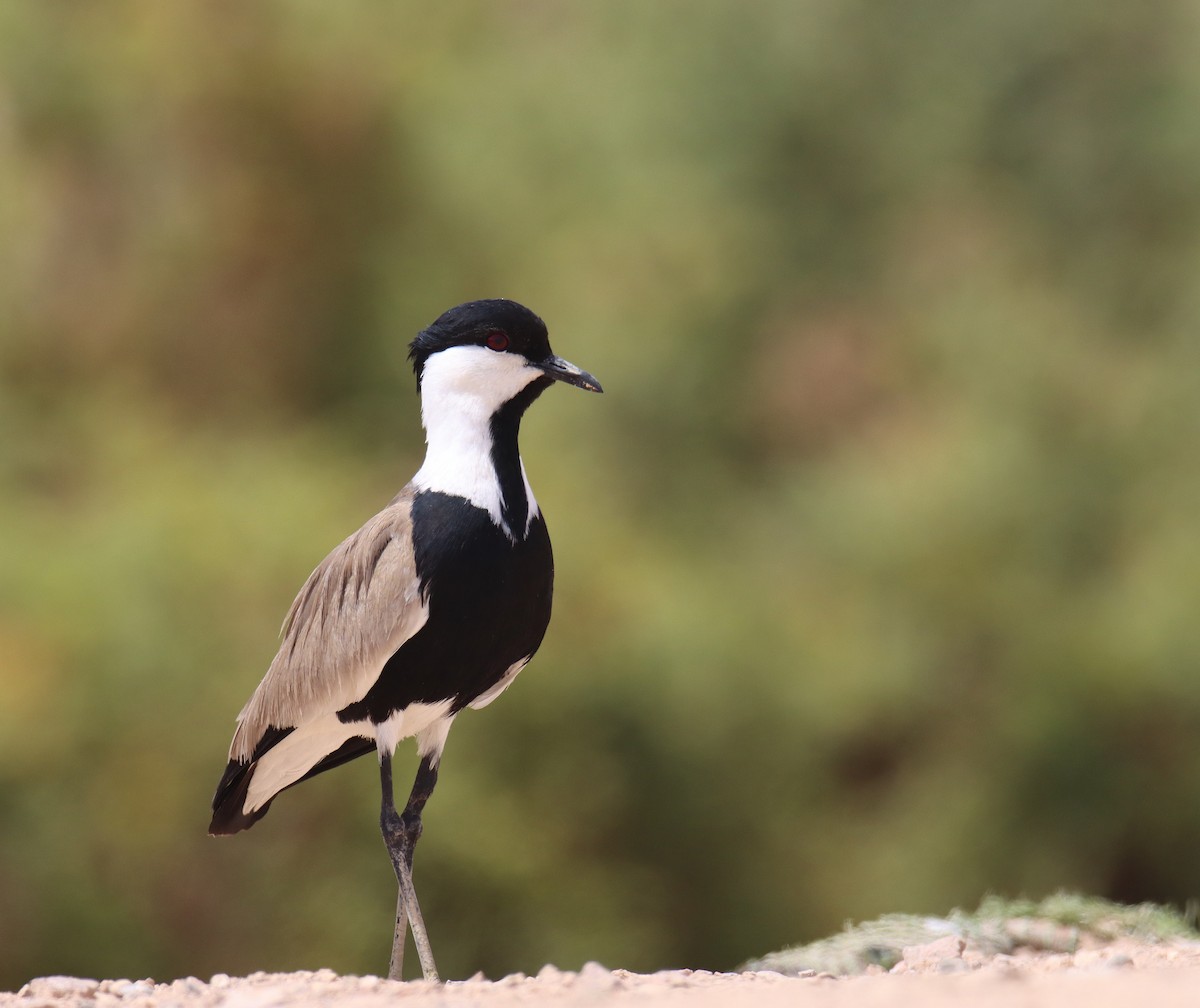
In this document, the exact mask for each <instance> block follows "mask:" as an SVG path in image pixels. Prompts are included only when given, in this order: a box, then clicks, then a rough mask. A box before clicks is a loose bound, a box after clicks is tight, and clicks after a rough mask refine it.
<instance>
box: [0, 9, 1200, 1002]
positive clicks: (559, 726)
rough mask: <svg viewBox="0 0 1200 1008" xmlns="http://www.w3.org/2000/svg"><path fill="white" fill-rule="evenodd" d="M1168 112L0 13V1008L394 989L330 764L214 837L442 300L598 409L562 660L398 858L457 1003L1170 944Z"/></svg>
mask: <svg viewBox="0 0 1200 1008" xmlns="http://www.w3.org/2000/svg"><path fill="white" fill-rule="evenodd" d="M1198 52H1200V10H1198V8H1197V7H1196V5H1195V4H1192V3H1187V2H1184V0H1150V2H1148V3H1144V4H1119V3H1116V2H1101V3H1094V2H1090V3H1088V2H1073V0H1067V2H1062V3H1056V4H1045V3H1042V2H1035V0H1013V2H1010V3H1005V4H996V3H985V2H979V0H967V2H963V0H953V2H950V0H916V2H914V3H908V4H900V5H896V4H891V5H889V4H878V3H869V2H866V0H801V2H783V0H756V2H753V3H744V4H743V3H732V2H719V0H686V2H685V0H658V2H653V3H645V2H638V0H618V2H612V3H605V4H590V5H585V4H582V3H578V4H566V5H560V4H552V3H543V2H532V0H531V2H514V3H501V4H492V3H484V2H481V0H464V2H460V3H455V4H446V5H430V4H418V3H408V2H401V3H394V4H383V3H370V2H366V0H347V2H342V3H336V4H334V3H323V2H317V0H264V2H261V3H253V4H240V3H233V2H199V0H186V2H181V3H173V4H161V3H155V2H153V0H119V2H115V3H109V4H81V3H71V2H66V0H44V2H40V3H17V4H6V5H3V6H2V7H0V150H2V151H3V156H2V157H0V227H2V230H0V234H2V238H0V249H2V252H0V254H2V256H3V260H2V262H0V311H2V315H0V319H2V328H0V987H11V986H13V985H17V984H20V983H21V982H22V981H24V980H25V979H27V978H28V977H30V976H32V975H39V974H46V973H82V974H86V975H97V976H132V977H137V976H141V975H152V976H155V977H157V978H160V979H162V978H170V977H172V976H177V975H185V974H196V975H200V976H207V975H208V974H210V973H212V972H214V971H225V972H229V973H242V972H247V971H252V970H256V969H267V970H284V969H296V968H316V967H318V966H329V967H332V968H335V969H337V970H339V971H342V972H378V971H379V970H381V969H383V968H384V967H385V963H386V955H387V947H388V941H389V936H390V923H389V915H390V913H391V911H392V908H393V905H394V892H395V889H394V882H393V879H392V875H391V870H390V867H389V865H388V862H387V858H386V856H385V854H384V850H383V847H382V844H381V842H380V840H379V837H378V834H377V830H376V816H377V811H376V810H377V781H376V775H375V772H374V769H373V768H372V766H371V765H370V761H360V762H359V763H356V764H353V765H351V766H348V767H346V768H344V769H342V770H339V771H337V772H336V773H333V774H328V775H325V776H324V777H322V778H319V779H317V780H314V781H312V782H309V783H307V784H305V785H304V786H303V788H302V789H300V790H297V791H293V792H290V793H289V794H287V795H286V796H284V797H283V798H282V799H281V800H280V801H278V802H277V803H276V805H275V807H274V808H273V810H272V812H271V815H270V816H269V817H268V818H267V819H266V820H264V821H263V823H262V824H261V825H259V826H258V827H257V828H256V829H254V830H253V831H252V832H251V833H248V834H244V835H242V836H239V837H237V838H234V839H231V840H213V839H210V838H208V837H207V836H205V826H206V824H207V819H208V803H209V800H210V797H211V793H212V789H213V787H214V785H215V783H216V780H217V777H218V776H219V774H220V771H221V769H222V767H223V765H224V762H225V753H226V746H227V745H228V742H229V737H230V735H231V732H232V728H233V719H234V716H235V715H236V713H237V711H238V709H239V708H240V706H241V704H242V703H243V702H244V700H245V699H246V697H247V696H248V695H249V693H250V690H251V689H252V688H253V687H254V685H255V684H256V683H257V682H258V679H259V677H260V676H261V674H262V672H263V671H264V670H265V668H266V665H267V663H268V661H269V659H270V657H271V655H272V653H273V651H274V647H275V632H276V628H277V627H278V625H279V622H280V621H281V619H282V616H283V614H284V612H285V611H286V609H287V606H288V604H289V602H290V601H291V598H292V595H293V593H294V592H295V590H296V589H297V588H298V587H299V585H300V584H301V582H302V581H303V579H304V577H305V576H306V575H307V574H308V572H309V570H310V569H311V568H312V566H313V565H314V564H315V563H316V562H317V561H318V560H319V559H320V558H321V557H322V556H323V555H324V553H325V552H326V550H327V549H329V548H330V547H332V546H333V545H334V544H335V543H336V542H337V541H339V540H340V539H341V538H342V537H343V536H344V535H345V534H347V533H348V532H350V531H351V530H353V529H354V528H356V527H357V526H358V525H359V523H360V522H361V521H362V520H363V519H365V518H366V517H367V516H369V515H370V514H371V513H373V512H374V511H375V510H376V509H377V508H378V507H379V506H380V505H381V504H382V503H384V502H385V501H386V500H387V499H388V498H389V497H390V495H391V494H392V493H393V492H394V491H395V490H396V489H398V488H399V487H400V485H401V484H402V483H403V482H404V481H405V480H406V479H407V478H408V476H409V475H410V474H411V473H412V471H413V470H414V469H415V468H416V466H417V465H418V464H419V462H420V459H421V454H422V441H421V433H420V430H419V427H418V424H417V417H418V412H417V410H418V404H417V401H416V396H415V391H414V388H413V382H412V377H411V374H410V373H409V371H408V369H407V365H406V363H405V361H404V353H405V347H406V344H407V342H408V340H409V339H410V338H411V337H412V335H413V333H414V332H415V331H416V330H417V329H419V328H421V327H422V326H424V325H425V324H426V323H428V322H429V321H431V320H432V319H433V318H434V317H435V316H436V315H437V314H438V313H440V312H441V311H442V310H443V309H445V308H446V307H449V306H450V305H452V304H455V303H457V302H460V301H463V300H467V299H470V298H476V297H484V296H508V297H512V298H516V299H518V300H520V301H523V302H525V303H527V304H529V305H530V306H531V307H533V308H534V310H536V311H538V312H539V313H540V314H542V315H543V317H544V318H545V319H546V320H547V321H548V323H549V325H550V328H551V333H552V337H553V339H554V341H555V348H556V349H557V350H558V351H559V352H560V353H562V354H563V355H564V356H566V357H567V358H568V359H570V360H573V361H575V362H576V363H578V364H580V365H581V366H583V367H586V368H588V369H589V370H591V371H593V372H594V373H595V374H596V375H597V376H598V377H599V378H600V379H601V380H602V381H603V383H604V385H605V389H606V395H605V396H603V397H602V398H592V397H587V396H583V395H580V394H577V393H574V392H571V391H569V390H567V391H564V390H562V389H559V390H557V391H553V392H551V394H549V395H547V396H545V397H544V399H543V400H542V401H541V402H540V403H539V404H538V406H537V408H536V409H535V410H534V411H533V412H532V413H531V414H530V416H529V418H528V419H527V421H526V424H525V433H524V448H525V460H526V464H527V467H528V470H529V472H530V474H531V477H532V480H533V483H534V485H535V487H536V489H537V493H538V497H539V500H540V501H541V503H542V505H543V507H544V509H545V511H546V512H547V515H548V518H549V521H550V524H551V527H552V529H553V531H554V534H555V542H556V547H557V557H558V568H559V589H558V597H557V600H556V619H555V622H554V624H553V626H552V627H551V631H550V634H549V637H548V639H547V642H546V644H545V646H544V648H543V650H542V652H541V654H540V655H539V657H538V659H537V660H536V661H535V662H534V663H533V664H532V665H531V666H530V668H529V669H528V670H527V671H526V672H525V673H524V674H523V675H522V677H521V681H520V683H519V686H518V688H517V689H515V690H514V691H512V692H510V693H509V694H507V695H506V696H505V697H504V698H503V700H502V701H501V702H500V703H498V704H497V705H496V706H494V707H492V708H490V709H489V710H488V711H487V713H486V714H481V715H473V714H468V715H466V716H464V717H463V718H461V719H460V720H459V723H458V725H457V726H456V728H455V731H454V733H453V735H452V737H451V741H450V744H449V746H448V748H447V751H446V758H445V763H444V770H445V772H444V774H443V779H442V782H441V784H440V786H439V789H438V793H437V795H436V796H435V798H434V800H433V801H432V802H431V804H430V807H429V810H428V813H427V816H426V826H427V830H426V835H425V840H424V841H423V843H422V846H421V852H420V854H419V856H418V866H417V875H418V887H419V889H420V891H421V893H422V895H423V902H424V908H425V912H426V919H427V920H429V921H430V926H431V931H432V936H433V940H434V944H435V948H436V949H437V951H438V953H439V963H440V964H441V966H442V968H443V970H444V971H445V972H446V973H447V974H448V975H449V976H451V977H455V976H464V975H469V974H470V973H473V972H474V971H475V970H477V969H483V970H485V971H486V972H487V973H488V974H489V975H492V976H498V975H501V974H504V973H507V972H510V971H514V970H525V971H534V970H536V969H537V968H538V967H540V966H541V965H542V964H543V963H545V962H554V963H556V964H558V965H559V966H561V967H563V968H577V967H578V966H579V965H580V964H581V963H582V962H584V961H585V960H587V959H598V960H600V961H602V962H605V963H607V964H609V965H612V966H623V967H628V968H632V969H637V970H654V969H657V968H663V967H670V966H692V967H707V968H729V967H732V966H734V965H736V964H737V963H738V962H740V961H741V960H743V959H745V958H747V957H749V956H752V955H758V954H761V953H763V952H766V951H768V950H771V949H774V948H777V947H779V946H781V945H784V944H789V943H796V942H800V941H806V940H811V939H813V938H816V937H819V936H821V935H823V934H827V933H829V932H831V931H834V930H837V929H838V928H839V927H840V926H841V925H842V923H843V921H845V920H846V919H848V918H853V919H863V918H868V917H872V916H876V915H878V914H880V913H885V912H890V911H897V910H905V911H911V912H926V911H928V912H944V911H946V910H947V909H948V908H950V907H952V906H954V905H962V906H968V907H969V906H975V905H976V904H977V903H978V901H979V898H980V897H981V896H982V895H983V894H984V893H985V892H988V891H994V892H999V893H1003V894H1008V895H1020V894H1024V895H1027V896H1030V897H1039V896H1042V895H1045V894H1046V893H1048V892H1051V891H1053V890H1055V889H1057V888H1059V887H1068V888H1076V889H1081V890H1084V891H1087V892H1092V893H1095V894H1098V895H1104V896H1108V897H1112V898H1115V899H1120V900H1143V899H1155V900H1162V901H1167V902H1171V903H1175V904H1177V905H1181V904H1183V903H1184V902H1185V901H1187V900H1188V899H1190V898H1193V897H1195V896H1197V895H1200V857H1197V855H1196V851H1197V838H1198V837H1200V799H1198V796H1200V746H1198V744H1197V743H1198V741H1200V677H1198V676H1197V667H1196V666H1197V656H1198V655H1200V616H1198V607H1200V587H1198V577H1197V572H1198V571H1200V534H1198V532H1197V522H1198V515H1200V474H1198V466H1197V458H1198V454H1197V437H1198V435H1200V338H1198V335H1197V334H1198V330H1200V185H1198V184H1197V180H1198V179H1200V129H1198V128H1197V119H1196V109H1197V108H1200V59H1198V58H1197V53H1198ZM402 753H403V754H404V755H405V757H406V759H409V760H411V753H410V752H409V750H408V748H407V747H405V748H404V749H403V750H402ZM404 765H405V766H411V764H404ZM409 772H410V770H409V769H405V770H402V771H401V773H402V776H405V777H407V775H408V773H409ZM406 783H407V782H405V785H406Z"/></svg>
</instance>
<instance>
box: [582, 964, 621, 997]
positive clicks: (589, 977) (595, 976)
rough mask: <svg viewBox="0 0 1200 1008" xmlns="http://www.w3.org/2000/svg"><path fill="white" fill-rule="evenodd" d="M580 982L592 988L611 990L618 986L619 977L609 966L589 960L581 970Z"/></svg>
mask: <svg viewBox="0 0 1200 1008" xmlns="http://www.w3.org/2000/svg"><path fill="white" fill-rule="evenodd" d="M579 983H580V984H581V985H582V986H584V987H588V988H590V989H591V990H609V989H610V988H613V987H615V986H617V978H616V977H614V976H613V975H612V972H611V971H610V970H609V969H608V968H607V967H605V966H601V965H600V964H599V963H598V962H594V961H589V962H585V963H584V964H583V968H582V969H580V971H579Z"/></svg>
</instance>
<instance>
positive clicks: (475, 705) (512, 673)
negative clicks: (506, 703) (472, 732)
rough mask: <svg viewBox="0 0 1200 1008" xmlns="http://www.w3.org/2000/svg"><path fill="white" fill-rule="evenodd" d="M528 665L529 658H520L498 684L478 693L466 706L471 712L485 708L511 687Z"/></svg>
mask: <svg viewBox="0 0 1200 1008" xmlns="http://www.w3.org/2000/svg"><path fill="white" fill-rule="evenodd" d="M530 657H532V656H530ZM528 664H529V657H526V658H522V659H521V660H520V661H519V662H513V663H512V665H510V666H509V667H508V671H507V672H505V673H504V675H502V676H501V677H500V680H499V682H497V683H496V685H495V686H493V687H492V688H491V689H489V690H485V691H484V692H482V693H480V694H479V696H477V697H476V698H475V699H474V700H472V701H471V702H470V703H469V704H467V706H468V707H470V708H471V710H479V709H480V708H481V707H486V706H487V705H488V704H490V703H491V702H492V701H493V700H495V699H496V697H498V696H499V695H500V694H501V693H503V692H504V691H505V690H506V689H508V687H509V686H511V685H512V681H513V680H514V679H516V678H517V673H518V672H520V671H521V669H523V668H524V667H525V666H526V665H528Z"/></svg>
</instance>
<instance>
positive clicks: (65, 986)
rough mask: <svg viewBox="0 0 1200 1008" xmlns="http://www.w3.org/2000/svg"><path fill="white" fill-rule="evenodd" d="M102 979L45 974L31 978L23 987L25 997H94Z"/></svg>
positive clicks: (22, 993)
mask: <svg viewBox="0 0 1200 1008" xmlns="http://www.w3.org/2000/svg"><path fill="white" fill-rule="evenodd" d="M99 989H100V981H99V980H92V979H90V978H88V977H73V976H45V977H36V978H35V979H33V980H30V981H29V983H27V984H26V985H25V986H24V987H22V988H21V995H22V996H23V997H51V998H56V997H94V996H95V994H96V991H97V990H99Z"/></svg>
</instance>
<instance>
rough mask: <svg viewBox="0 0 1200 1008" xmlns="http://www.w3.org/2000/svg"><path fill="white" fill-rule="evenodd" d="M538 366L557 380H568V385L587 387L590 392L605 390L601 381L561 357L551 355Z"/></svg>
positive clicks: (548, 375)
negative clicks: (601, 385)
mask: <svg viewBox="0 0 1200 1008" xmlns="http://www.w3.org/2000/svg"><path fill="white" fill-rule="evenodd" d="M537 366H538V367H539V368H541V369H542V371H543V372H545V374H546V376H547V377H549V378H553V379H554V380H555V381H560V382H566V383H567V384H568V385H574V386H575V387H576V388H581V389H587V390H588V391H589V392H603V391H604V389H602V388H601V387H600V383H599V382H598V381H596V379H595V378H593V377H592V376H591V375H590V374H588V373H587V372H586V371H581V370H580V369H579V368H577V367H576V366H575V365H574V364H572V363H571V362H570V361H565V360H563V359H562V358H561V357H555V356H553V355H551V356H549V357H547V358H546V359H545V360H544V361H542V362H541V363H539V364H538V365H537Z"/></svg>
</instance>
